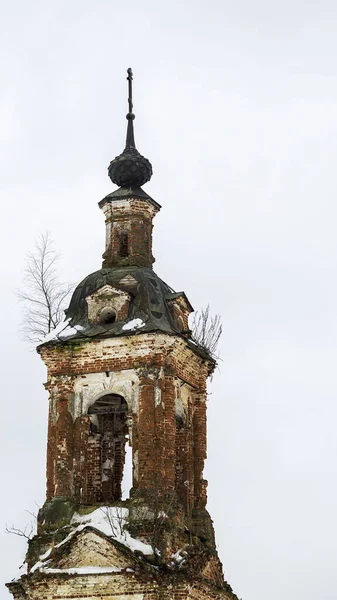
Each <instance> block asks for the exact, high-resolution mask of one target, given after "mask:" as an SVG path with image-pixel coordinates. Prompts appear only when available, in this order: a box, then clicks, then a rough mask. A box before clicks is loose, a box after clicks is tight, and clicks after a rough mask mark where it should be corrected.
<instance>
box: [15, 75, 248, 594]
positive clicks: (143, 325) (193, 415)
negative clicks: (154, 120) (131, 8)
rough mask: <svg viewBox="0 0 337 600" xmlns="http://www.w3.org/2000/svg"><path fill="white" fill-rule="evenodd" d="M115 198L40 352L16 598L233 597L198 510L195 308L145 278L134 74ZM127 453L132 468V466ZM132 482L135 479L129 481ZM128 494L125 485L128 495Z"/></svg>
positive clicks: (148, 256) (145, 175)
mask: <svg viewBox="0 0 337 600" xmlns="http://www.w3.org/2000/svg"><path fill="white" fill-rule="evenodd" d="M127 80H128V92H129V93H128V103H129V111H128V114H127V122H128V125H127V136H126V145H125V149H124V151H123V152H122V154H120V155H119V156H117V157H116V158H115V159H114V160H113V161H112V162H111V163H110V166H109V169H108V172H109V176H110V178H111V180H112V182H113V183H115V184H116V185H117V186H118V189H116V190H115V191H113V192H112V193H110V194H109V195H108V196H106V197H105V198H103V200H101V201H100V202H99V207H100V208H101V209H102V211H103V213H104V217H105V229H106V238H105V239H106V241H105V251H104V254H103V265H102V269H100V270H98V271H96V272H95V273H91V274H90V275H88V276H87V277H86V278H85V279H84V280H83V281H82V282H81V283H80V284H79V285H78V286H77V288H76V289H75V291H74V293H73V296H72V298H71V302H70V305H69V308H68V309H67V311H66V318H65V321H64V322H63V323H62V324H61V325H59V326H58V327H57V329H56V330H55V331H54V332H53V334H52V335H50V336H49V337H48V338H47V339H46V341H45V342H43V343H42V344H41V345H40V346H39V347H38V352H39V354H40V356H41V358H42V360H43V361H44V363H45V365H46V367H47V373H48V374H47V383H46V384H45V387H46V389H47V391H48V393H49V422H48V445H47V494H46V502H45V504H44V506H43V507H42V508H41V510H40V512H39V518H38V531H37V535H36V536H35V537H34V538H33V539H32V540H31V541H30V542H29V547H28V552H27V557H26V566H27V571H26V573H25V574H23V575H21V577H20V578H19V579H17V580H15V581H12V582H11V583H9V584H7V586H8V588H9V590H10V591H11V593H12V594H13V596H14V598H15V599H16V600H23V599H25V600H33V599H34V600H52V599H56V598H57V599H61V598H67V599H70V600H72V599H75V598H76V599H81V600H84V599H86V600H94V599H95V600H96V599H97V600H98V599H100V600H101V599H103V598H104V600H118V599H120V600H126V599H128V600H162V599H175V600H178V599H179V600H183V599H186V600H187V599H199V600H202V599H207V598H212V599H219V600H220V599H221V600H235V599H236V600H237V597H236V596H235V594H234V593H233V592H232V590H231V587H230V586H229V584H228V583H226V582H225V580H224V577H223V572H222V566H221V563H220V561H219V558H218V555H217V551H216V546H215V540H214V531H213V526H212V521H211V518H210V516H209V514H208V512H207V509H206V500H207V495H206V491H207V482H206V481H205V480H204V479H203V469H204V461H205V458H206V437H207V435H206V401H207V393H206V381H207V378H208V376H209V375H210V374H211V373H212V372H213V370H214V367H215V361H214V359H213V358H212V356H210V355H209V354H208V353H207V351H205V349H203V348H201V347H199V346H198V344H196V343H195V342H194V341H193V340H192V338H191V332H190V330H189V326H188V317H189V314H190V313H191V312H192V311H193V308H192V306H191V304H190V302H189V300H188V299H187V297H186V295H185V294H184V292H178V293H177V292H174V291H173V290H172V288H171V287H169V286H168V285H167V284H166V283H164V282H163V281H162V280H161V279H160V278H159V277H158V275H156V273H155V272H154V271H153V268H152V265H153V263H154V260H155V259H154V257H153V254H152V228H153V219H154V217H155V215H156V214H157V212H158V211H159V210H160V208H161V207H160V205H159V204H158V203H157V202H156V201H155V200H153V199H152V198H151V197H150V196H149V195H148V194H147V193H146V192H145V191H144V190H143V189H142V186H143V185H144V184H145V183H146V182H147V181H149V179H150V178H151V176H152V166H151V164H150V162H149V161H148V160H147V159H146V158H144V157H143V156H142V155H141V154H140V153H139V152H138V150H137V149H136V145H135V140H134V123H133V121H134V118H135V116H134V114H133V100H132V71H131V69H128V76H127ZM126 457H130V460H126ZM127 482H129V484H128V483H127ZM126 488H128V489H126Z"/></svg>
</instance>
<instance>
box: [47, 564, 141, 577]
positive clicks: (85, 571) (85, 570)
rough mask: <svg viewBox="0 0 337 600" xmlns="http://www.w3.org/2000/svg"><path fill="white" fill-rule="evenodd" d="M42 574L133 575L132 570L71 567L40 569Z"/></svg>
mask: <svg viewBox="0 0 337 600" xmlns="http://www.w3.org/2000/svg"><path fill="white" fill-rule="evenodd" d="M40 571H41V572H42V573H65V574H68V575H90V574H93V573H123V572H126V573H134V570H133V569H130V568H126V569H120V568H119V567H94V566H88V567H71V568H69V569H48V567H45V568H42V569H40Z"/></svg>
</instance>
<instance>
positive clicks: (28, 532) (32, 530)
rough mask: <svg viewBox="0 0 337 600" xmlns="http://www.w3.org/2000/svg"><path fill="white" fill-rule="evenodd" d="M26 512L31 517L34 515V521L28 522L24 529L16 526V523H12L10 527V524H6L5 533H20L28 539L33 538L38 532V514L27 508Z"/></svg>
mask: <svg viewBox="0 0 337 600" xmlns="http://www.w3.org/2000/svg"><path fill="white" fill-rule="evenodd" d="M26 513H28V514H29V515H30V516H31V517H33V521H30V523H27V525H25V527H24V528H23V529H20V528H19V527H15V525H11V526H10V527H8V525H6V528H5V533H10V534H12V535H18V536H19V537H24V538H26V540H31V539H32V538H33V537H34V535H35V534H36V528H37V514H35V513H33V512H31V511H30V510H26Z"/></svg>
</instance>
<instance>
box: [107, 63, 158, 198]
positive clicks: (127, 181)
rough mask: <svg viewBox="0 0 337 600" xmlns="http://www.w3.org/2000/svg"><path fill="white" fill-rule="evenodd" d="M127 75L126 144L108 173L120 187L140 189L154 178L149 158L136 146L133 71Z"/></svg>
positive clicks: (130, 70) (113, 161) (129, 70)
mask: <svg viewBox="0 0 337 600" xmlns="http://www.w3.org/2000/svg"><path fill="white" fill-rule="evenodd" d="M127 73H128V76H127V80H128V82H129V97H128V103H129V112H128V114H127V115H126V118H127V121H128V128H127V133H126V144H125V149H124V151H123V152H122V154H120V155H119V156H116V158H115V159H114V160H112V161H111V163H110V165H109V168H108V173H109V177H110V179H111V181H112V182H113V183H115V184H116V185H118V186H120V187H129V186H137V187H140V186H142V185H144V183H146V182H147V181H150V179H151V176H152V165H151V163H150V161H149V160H148V159H147V158H145V157H144V156H142V155H141V154H140V153H139V152H138V150H137V148H136V145H135V137H134V131H133V121H134V119H135V115H134V114H133V112H132V109H133V103H132V80H133V74H132V69H128V71H127Z"/></svg>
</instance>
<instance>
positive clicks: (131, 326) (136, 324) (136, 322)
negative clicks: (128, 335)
mask: <svg viewBox="0 0 337 600" xmlns="http://www.w3.org/2000/svg"><path fill="white" fill-rule="evenodd" d="M144 326H145V323H144V321H142V319H133V320H132V321H129V322H128V323H125V325H123V327H122V330H123V331H134V330H135V329H140V328H141V327H144Z"/></svg>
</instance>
